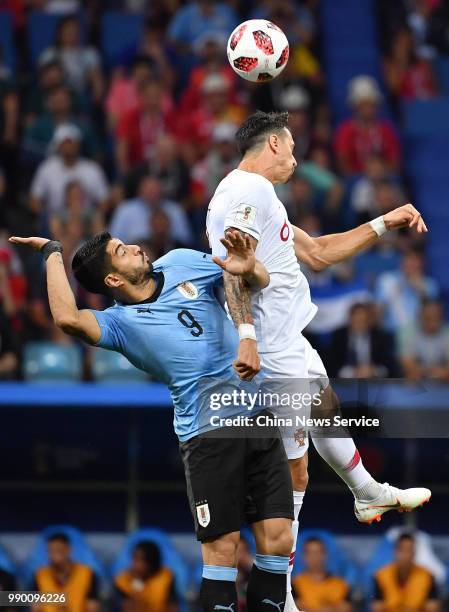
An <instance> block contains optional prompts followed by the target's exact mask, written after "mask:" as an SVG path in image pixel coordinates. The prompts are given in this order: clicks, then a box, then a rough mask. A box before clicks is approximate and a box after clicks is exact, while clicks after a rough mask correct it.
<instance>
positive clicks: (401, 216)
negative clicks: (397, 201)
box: [384, 204, 428, 234]
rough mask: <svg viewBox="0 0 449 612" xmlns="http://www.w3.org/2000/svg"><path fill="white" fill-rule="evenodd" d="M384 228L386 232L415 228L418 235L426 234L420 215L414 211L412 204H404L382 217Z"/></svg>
mask: <svg viewBox="0 0 449 612" xmlns="http://www.w3.org/2000/svg"><path fill="white" fill-rule="evenodd" d="M384 222H385V226H386V228H387V229H388V230H395V229H400V228H401V227H409V228H410V229H412V228H415V229H416V231H417V232H418V234H423V233H425V232H427V231H428V230H427V227H426V224H425V223H424V220H423V218H422V217H421V213H420V212H419V211H418V210H416V208H415V207H414V206H413V204H404V206H399V208H395V209H394V210H391V211H390V212H389V213H387V214H386V215H384Z"/></svg>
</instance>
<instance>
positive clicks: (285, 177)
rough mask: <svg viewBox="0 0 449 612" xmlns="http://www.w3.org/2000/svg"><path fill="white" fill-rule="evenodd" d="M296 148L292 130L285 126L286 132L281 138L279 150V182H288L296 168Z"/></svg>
mask: <svg viewBox="0 0 449 612" xmlns="http://www.w3.org/2000/svg"><path fill="white" fill-rule="evenodd" d="M294 148H295V141H294V140H293V137H292V135H291V132H290V130H288V129H287V128H285V130H284V134H283V135H282V136H281V138H280V139H279V147H278V151H277V172H276V175H277V176H276V182H277V183H286V182H287V181H289V180H290V179H291V177H292V175H293V173H294V171H295V169H296V166H297V162H296V159H295V156H294V155H293V150H294Z"/></svg>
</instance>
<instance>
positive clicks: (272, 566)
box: [254, 555, 289, 574]
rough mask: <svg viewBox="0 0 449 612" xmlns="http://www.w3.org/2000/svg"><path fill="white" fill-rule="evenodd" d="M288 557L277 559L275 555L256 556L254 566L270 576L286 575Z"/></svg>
mask: <svg viewBox="0 0 449 612" xmlns="http://www.w3.org/2000/svg"><path fill="white" fill-rule="evenodd" d="M288 562H289V557H277V556H275V555H256V559H255V561H254V564H255V565H256V566H257V567H258V568H259V569H261V570H264V571H265V572H271V573H272V574H286V573H287V571H288Z"/></svg>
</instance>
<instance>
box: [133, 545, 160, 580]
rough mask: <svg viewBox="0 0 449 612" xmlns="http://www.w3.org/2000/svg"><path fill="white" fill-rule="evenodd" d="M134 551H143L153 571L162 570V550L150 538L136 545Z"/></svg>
mask: <svg viewBox="0 0 449 612" xmlns="http://www.w3.org/2000/svg"><path fill="white" fill-rule="evenodd" d="M134 551H139V552H141V553H142V555H143V557H144V559H145V561H146V562H147V563H148V565H149V566H150V568H151V572H152V573H155V572H157V571H159V570H160V568H161V564H162V561H161V551H160V549H159V547H158V545H157V544H155V543H154V542H151V541H150V540H142V541H141V542H138V543H137V544H136V545H135V547H134Z"/></svg>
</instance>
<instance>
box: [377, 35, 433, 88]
mask: <svg viewBox="0 0 449 612" xmlns="http://www.w3.org/2000/svg"><path fill="white" fill-rule="evenodd" d="M384 75H385V81H386V83H387V85H388V88H389V89H390V92H391V93H392V94H393V96H395V97H396V98H403V99H416V98H418V99H426V98H432V97H434V96H436V95H437V85H436V82H435V77H434V74H433V72H432V66H431V64H430V62H429V60H428V59H425V58H423V57H418V56H417V54H416V51H415V47H414V41H413V35H412V33H411V31H410V30H409V29H408V28H401V29H400V30H399V31H398V32H397V33H396V35H395V37H394V38H393V41H392V44H391V48H390V52H389V54H388V56H387V58H386V59H385V61H384Z"/></svg>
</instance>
